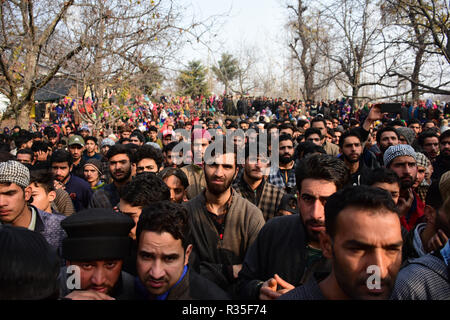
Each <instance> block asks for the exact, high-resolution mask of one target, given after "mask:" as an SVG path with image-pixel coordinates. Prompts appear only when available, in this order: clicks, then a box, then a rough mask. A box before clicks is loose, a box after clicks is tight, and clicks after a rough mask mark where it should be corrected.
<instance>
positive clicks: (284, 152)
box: [279, 140, 295, 164]
mask: <svg viewBox="0 0 450 320" xmlns="http://www.w3.org/2000/svg"><path fill="white" fill-rule="evenodd" d="M279 150H280V154H279V158H280V162H281V163H283V164H287V163H289V162H291V161H292V160H293V159H294V151H295V150H294V145H293V143H292V141H291V140H283V141H281V142H280V144H279Z"/></svg>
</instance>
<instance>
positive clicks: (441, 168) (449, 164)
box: [431, 154, 450, 181]
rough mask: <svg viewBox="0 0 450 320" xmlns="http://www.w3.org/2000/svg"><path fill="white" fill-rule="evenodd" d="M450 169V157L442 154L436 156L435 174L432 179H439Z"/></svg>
mask: <svg viewBox="0 0 450 320" xmlns="http://www.w3.org/2000/svg"><path fill="white" fill-rule="evenodd" d="M448 170H450V158H449V157H444V156H443V155H442V154H441V155H439V156H437V157H436V161H435V162H434V163H433V174H432V175H431V180H433V181H439V180H440V179H441V176H442V175H443V174H444V173H446V172H447V171H448Z"/></svg>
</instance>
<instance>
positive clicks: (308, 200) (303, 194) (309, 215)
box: [297, 179, 337, 242]
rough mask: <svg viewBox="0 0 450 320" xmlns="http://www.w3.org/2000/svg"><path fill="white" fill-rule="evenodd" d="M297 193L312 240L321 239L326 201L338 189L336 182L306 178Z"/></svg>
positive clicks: (301, 211)
mask: <svg viewBox="0 0 450 320" xmlns="http://www.w3.org/2000/svg"><path fill="white" fill-rule="evenodd" d="M300 190H301V191H300V192H299V193H297V196H298V198H297V204H298V208H299V211H300V215H301V217H302V221H303V224H304V226H305V227H306V231H307V233H308V236H309V238H310V239H311V240H312V241H315V242H318V241H319V233H320V232H323V231H325V203H326V201H327V199H328V197H329V196H331V195H332V194H333V193H335V192H336V191H337V188H336V185H335V184H334V182H331V181H327V180H316V179H305V180H303V181H302V183H301V189H300Z"/></svg>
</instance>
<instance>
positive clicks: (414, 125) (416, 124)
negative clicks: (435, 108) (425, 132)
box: [409, 123, 422, 137]
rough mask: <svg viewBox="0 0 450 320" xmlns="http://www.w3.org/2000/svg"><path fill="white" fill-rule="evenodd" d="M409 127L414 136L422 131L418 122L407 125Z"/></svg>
mask: <svg viewBox="0 0 450 320" xmlns="http://www.w3.org/2000/svg"><path fill="white" fill-rule="evenodd" d="M409 128H411V129H413V130H414V133H415V134H416V137H417V136H418V135H419V133H421V132H422V127H421V126H420V124H418V123H413V124H411V125H409Z"/></svg>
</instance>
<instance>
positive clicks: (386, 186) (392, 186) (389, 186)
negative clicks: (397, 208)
mask: <svg viewBox="0 0 450 320" xmlns="http://www.w3.org/2000/svg"><path fill="white" fill-rule="evenodd" d="M372 187H374V188H380V189H383V190H386V191H387V192H389V193H390V194H391V197H392V200H394V203H395V204H397V202H398V198H399V197H400V186H399V184H398V183H387V182H376V183H374V184H373V185H372Z"/></svg>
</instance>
